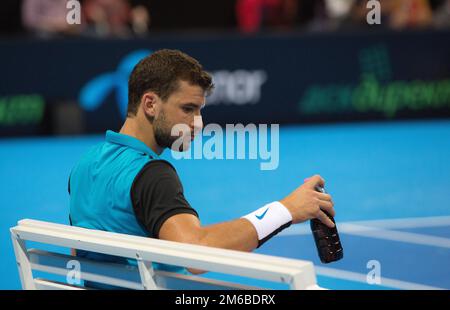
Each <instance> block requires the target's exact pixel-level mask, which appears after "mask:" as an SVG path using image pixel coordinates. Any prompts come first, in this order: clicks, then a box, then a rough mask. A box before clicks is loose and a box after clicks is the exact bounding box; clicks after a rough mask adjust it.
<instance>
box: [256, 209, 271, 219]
mask: <svg viewBox="0 0 450 310" xmlns="http://www.w3.org/2000/svg"><path fill="white" fill-rule="evenodd" d="M267 211H269V208H267V209H266V211H264V212H263V214H261V215H256V214H255V216H256V218H257V219H258V220H262V219H263V218H264V216H266V213H267Z"/></svg>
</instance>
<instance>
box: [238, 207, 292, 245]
mask: <svg viewBox="0 0 450 310" xmlns="http://www.w3.org/2000/svg"><path fill="white" fill-rule="evenodd" d="M242 218H245V219H247V220H248V221H250V223H252V224H253V226H255V229H256V232H257V233H258V240H259V241H260V244H259V245H261V244H262V243H263V242H265V241H266V240H267V239H268V237H269V238H270V237H271V235H272V234H274V233H275V234H276V233H278V232H279V231H281V230H282V229H284V228H286V227H288V226H289V225H290V224H291V223H292V215H291V212H289V210H288V209H287V208H286V207H285V206H284V205H283V204H282V203H281V202H279V201H274V202H271V203H269V204H266V205H265V206H264V207H262V208H259V209H258V210H256V211H254V212H252V213H249V214H247V215H246V216H243V217H242ZM266 238H267V239H266ZM264 239H266V240H264ZM261 241H262V242H261Z"/></svg>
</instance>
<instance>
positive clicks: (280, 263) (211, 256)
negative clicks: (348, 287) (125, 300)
mask: <svg viewBox="0 0 450 310" xmlns="http://www.w3.org/2000/svg"><path fill="white" fill-rule="evenodd" d="M11 237H12V241H13V246H14V252H15V256H16V261H17V265H18V268H19V275H20V280H21V283H22V287H23V288H24V289H84V287H82V286H79V285H73V281H70V279H72V278H73V279H78V280H86V281H92V282H97V283H103V284H108V285H114V286H119V287H123V288H130V289H185V290H186V289H257V288H256V287H252V286H246V285H240V284H237V283H232V282H224V281H218V280H213V279H207V278H204V277H201V276H191V275H182V274H178V273H174V272H163V271H155V270H153V268H152V263H153V262H154V263H163V264H169V265H175V266H183V267H188V268H194V269H200V270H206V271H213V272H219V273H222V274H230V275H237V276H242V277H248V278H254V279H260V280H266V281H272V282H278V283H285V284H287V285H288V286H289V288H290V289H317V288H319V287H318V286H317V285H316V275H315V272H314V265H313V263H312V262H309V261H303V260H296V259H287V258H281V257H275V256H269V255H261V254H255V253H245V252H239V251H232V250H225V249H218V248H212V247H205V246H199V245H192V244H184V243H178V242H173V241H165V240H158V239H152V238H145V237H138V236H130V235H124V234H117V233H112V232H105V231H99V230H91V229H84V228H79V227H72V226H68V225H61V224H55V223H49V222H42V221H35V220H28V219H27V220H21V221H19V223H18V225H17V226H15V227H13V228H11ZM26 241H34V242H38V243H43V244H49V245H54V246H58V247H65V248H72V249H79V250H85V251H90V252H96V253H102V254H108V255H114V256H120V257H124V258H131V259H136V261H137V266H130V265H126V264H117V263H108V262H99V261H95V260H89V259H83V258H80V257H75V256H71V255H66V254H61V253H56V252H48V251H43V250H39V249H27V247H26ZM74 270H76V271H77V272H78V273H77V274H76V275H74V274H73V272H74ZM33 271H42V272H45V273H50V274H56V275H61V276H66V279H68V281H67V282H55V281H50V280H46V279H40V278H34V277H33Z"/></svg>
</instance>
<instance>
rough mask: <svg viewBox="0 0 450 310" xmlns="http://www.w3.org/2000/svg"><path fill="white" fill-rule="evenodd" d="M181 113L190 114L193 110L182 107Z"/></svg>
mask: <svg viewBox="0 0 450 310" xmlns="http://www.w3.org/2000/svg"><path fill="white" fill-rule="evenodd" d="M183 111H184V112H186V113H192V112H194V109H193V108H189V107H183Z"/></svg>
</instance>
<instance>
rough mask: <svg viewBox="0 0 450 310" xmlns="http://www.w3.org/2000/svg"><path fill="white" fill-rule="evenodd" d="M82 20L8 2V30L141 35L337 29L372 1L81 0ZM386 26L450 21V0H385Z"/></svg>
mask: <svg viewBox="0 0 450 310" xmlns="http://www.w3.org/2000/svg"><path fill="white" fill-rule="evenodd" d="M79 2H80V3H81V10H82V14H81V17H82V22H81V25H68V23H67V22H66V19H65V17H66V13H67V8H66V4H67V0H2V4H1V9H0V34H1V35H2V36H23V35H32V36H39V37H54V36H74V35H75V36H96V37H120V38H127V37H136V36H146V35H149V34H152V33H158V32H168V31H177V32H179V31H180V30H183V31H197V32H198V31H239V32H241V33H258V32H261V31H286V30H298V31H305V32H308V31H309V32H310V31H315V32H317V31H319V32H320V31H335V30H349V29H351V30H352V31H355V30H358V29H364V28H365V27H370V26H369V25H368V24H367V22H366V15H367V7H366V5H367V1H365V0H214V1H211V0H190V1H179V0H81V1H79ZM381 4H382V5H381V20H382V23H381V26H382V27H385V28H386V27H387V28H391V29H395V30H401V29H405V28H445V27H450V0H381Z"/></svg>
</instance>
